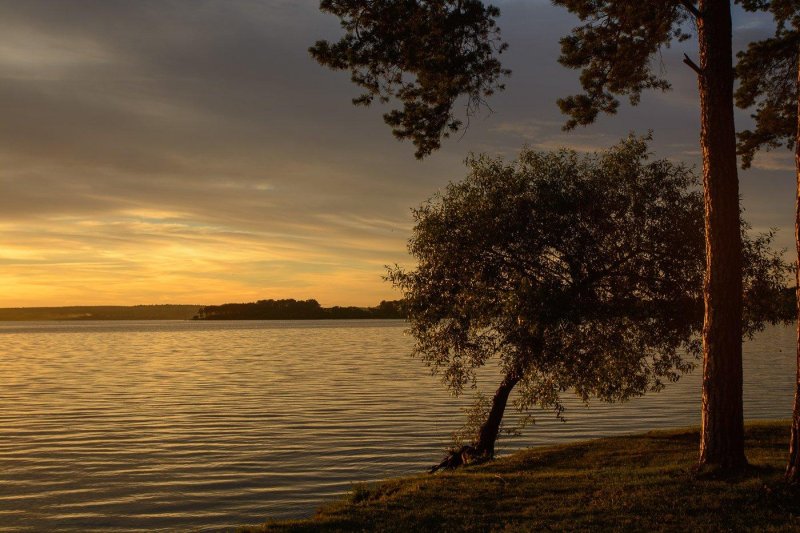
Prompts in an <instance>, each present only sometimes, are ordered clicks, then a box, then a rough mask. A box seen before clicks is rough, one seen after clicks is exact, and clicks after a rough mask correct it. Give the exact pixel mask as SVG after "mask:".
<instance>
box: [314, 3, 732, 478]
mask: <svg viewBox="0 0 800 533" xmlns="http://www.w3.org/2000/svg"><path fill="white" fill-rule="evenodd" d="M553 2H554V3H555V4H557V5H561V6H564V7H566V8H567V9H568V10H569V11H570V12H572V13H574V14H576V15H577V16H578V17H579V18H580V20H581V21H582V25H581V26H579V27H577V28H575V29H574V30H573V31H572V32H571V33H570V35H569V36H567V37H565V38H564V39H562V41H561V44H562V54H561V58H560V61H561V63H562V64H564V65H566V66H568V67H570V68H575V69H580V70H581V76H580V81H581V85H582V87H583V90H584V92H583V93H582V94H579V95H575V96H570V97H567V98H564V99H562V100H560V101H559V106H560V107H561V109H562V111H564V112H565V113H566V114H568V115H569V116H570V119H569V121H568V122H567V124H566V127H567V128H568V129H569V128H573V127H575V126H577V125H586V124H590V123H592V122H594V120H595V119H596V118H597V116H598V114H599V113H601V112H603V113H614V112H616V110H617V107H618V105H619V103H618V100H617V97H619V96H627V97H628V98H629V99H630V101H631V103H632V104H636V103H638V101H639V98H640V96H641V93H642V91H643V90H646V89H660V90H664V89H667V88H669V83H668V82H667V80H665V79H663V77H662V76H661V75H660V74H659V73H658V72H656V71H655V70H654V64H657V63H658V57H657V54H658V53H659V52H660V50H661V49H662V48H664V47H666V46H669V44H670V43H671V42H672V41H674V40H677V41H683V40H686V39H688V38H689V37H690V36H689V34H688V33H687V32H686V29H687V27H688V26H691V24H692V23H694V24H695V25H696V29H697V39H698V45H699V51H700V60H699V63H700V64H699V66H698V65H696V64H695V63H694V62H693V61H691V60H690V59H689V58H688V57H686V59H685V62H686V63H687V65H689V66H690V67H691V68H693V69H694V70H695V71H696V72H697V75H698V86H699V92H700V111H701V113H700V119H701V135H700V143H701V146H702V154H703V184H704V186H705V196H704V198H705V225H706V246H705V252H706V256H707V257H706V258H707V272H706V275H705V278H704V280H705V281H704V298H705V315H704V320H705V327H704V329H703V341H704V365H703V401H702V409H703V411H702V413H703V418H702V435H701V445H700V464H701V465H705V464H709V465H717V466H718V467H720V468H722V469H730V470H734V469H737V468H739V467H741V466H743V465H745V464H746V462H747V461H746V459H745V455H744V415H743V408H742V346H741V334H742V243H741V238H740V232H739V181H738V176H737V165H736V132H735V128H734V122H733V58H732V55H733V53H732V44H731V41H732V34H731V31H732V30H731V2H730V0H698V1H697V2H695V1H694V0H658V1H641V0H553ZM320 8H321V9H322V10H323V11H327V12H330V13H333V14H334V15H336V16H338V17H339V18H340V20H341V23H342V27H343V29H344V30H345V35H344V37H342V38H341V40H339V41H338V42H335V43H329V42H327V41H319V42H317V43H316V45H315V46H313V47H312V48H311V53H312V55H313V56H314V57H315V58H316V59H317V60H318V61H319V62H320V63H321V64H323V65H326V66H328V67H330V68H333V69H341V70H349V71H350V72H351V74H352V80H353V81H354V82H355V83H356V84H358V85H359V86H361V87H362V88H364V89H365V92H364V94H363V95H362V96H360V97H359V98H356V99H355V100H354V102H355V103H356V104H369V103H371V102H372V101H373V100H374V99H375V98H376V97H377V98H378V99H379V100H381V101H383V102H388V101H390V100H391V99H393V98H394V99H397V100H399V101H400V102H401V103H402V108H401V109H395V110H392V111H390V112H389V113H387V114H386V115H385V116H384V118H385V120H386V122H387V123H388V124H389V125H390V126H392V128H393V130H394V133H395V135H396V136H398V137H399V138H410V139H412V140H413V142H414V144H415V145H416V147H417V157H422V156H424V155H426V154H428V153H430V152H431V151H432V150H434V149H436V148H438V147H439V144H440V141H441V138H442V137H446V136H447V135H448V134H449V133H450V132H452V131H456V130H458V129H459V128H460V127H462V125H463V124H462V123H461V122H460V121H459V120H458V119H456V118H454V115H453V111H452V109H453V106H454V104H455V103H456V102H457V101H458V99H459V98H464V99H465V100H466V102H467V115H468V116H469V114H470V113H471V112H472V111H474V109H475V108H476V107H477V106H479V105H480V103H481V102H483V99H484V98H486V97H488V96H490V95H491V94H492V92H493V91H495V90H497V89H502V88H503V87H502V83H500V80H501V79H502V77H503V76H504V75H505V74H507V71H505V70H504V69H503V68H502V65H501V64H500V62H499V60H498V55H499V53H501V52H502V51H503V50H504V49H505V44H504V43H503V42H502V41H501V40H500V37H499V32H498V29H497V26H496V22H495V19H496V18H497V17H498V15H499V11H498V10H497V8H495V7H492V6H487V5H484V4H483V2H481V1H479V0H424V1H423V0H382V1H372V0H323V1H322V2H321V3H320Z"/></svg>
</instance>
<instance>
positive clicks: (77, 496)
mask: <svg viewBox="0 0 800 533" xmlns="http://www.w3.org/2000/svg"><path fill="white" fill-rule="evenodd" d="M403 330H404V324H403V322H401V321H341V322H333V321H331V322H201V323H197V322H102V323H99V322H75V323H0V343H2V344H0V345H2V346H3V347H4V353H3V356H2V358H0V383H2V384H3V387H2V388H0V529H2V530H5V529H19V530H24V529H26V528H27V529H29V530H34V531H41V530H47V529H54V528H56V527H58V528H60V529H69V528H71V529H74V530H81V531H86V530H90V529H96V530H107V529H112V528H113V529H116V528H119V529H129V530H135V529H153V528H165V529H187V528H210V529H215V528H216V529H218V528H223V527H235V526H236V525H241V524H244V523H258V522H261V521H263V520H264V519H266V518H267V517H275V518H277V517H294V516H302V515H305V514H310V513H311V512H313V510H314V509H315V508H316V507H317V506H318V505H319V504H320V503H321V502H323V501H324V500H325V499H326V498H329V497H331V496H332V495H334V494H337V493H340V492H342V491H345V490H347V489H349V487H350V485H351V483H353V482H355V481H364V480H373V479H379V478H383V477H390V476H396V475H401V474H408V473H413V472H419V471H421V470H422V469H424V468H425V467H427V466H429V465H430V464H432V463H434V462H436V461H437V460H438V459H439V457H440V454H441V451H442V449H443V448H444V447H445V446H446V445H447V444H448V440H449V434H450V432H452V431H453V430H454V429H456V428H457V427H458V426H459V425H460V423H461V419H460V415H461V414H460V410H459V408H460V406H462V405H463V403H464V402H462V401H459V400H456V399H453V398H452V397H450V396H449V394H448V393H447V392H446V391H445V390H444V389H443V388H442V387H441V386H440V385H439V383H438V381H437V379H436V378H434V377H431V376H430V375H429V373H428V371H427V370H426V369H425V368H424V367H423V366H422V365H421V363H420V362H419V361H415V360H412V359H410V358H409V357H408V355H407V354H408V353H409V351H410V347H411V340H410V339H409V338H408V337H406V336H404V334H403ZM793 343H794V334H793V331H792V330H791V328H771V329H769V330H768V331H766V332H764V333H763V334H761V335H760V336H759V337H758V338H757V339H755V341H753V342H750V343H748V344H746V346H745V380H746V383H745V393H746V398H745V413H746V416H747V417H748V418H783V417H787V416H788V415H789V414H790V411H791V399H792V394H793V390H792V387H793V383H794V381H793V378H794V368H793V365H794V347H793ZM490 374H491V373H490ZM489 377H491V376H489ZM492 385H493V383H491V381H489V382H487V386H488V387H489V388H490V387H491V386H492ZM699 387H700V385H699V375H697V374H695V375H690V376H687V377H686V378H684V379H683V380H682V381H681V382H679V383H677V384H674V385H670V386H668V388H667V390H665V391H664V392H662V393H660V394H657V395H652V396H649V397H645V398H640V399H637V400H635V401H632V402H630V403H628V404H623V405H615V406H607V405H601V404H594V405H593V406H592V407H591V408H590V409H588V410H587V409H585V408H583V407H582V406H580V405H579V404H578V403H577V402H571V403H570V405H569V410H568V411H567V416H568V418H569V421H568V422H567V423H560V422H557V421H555V420H553V419H552V418H551V416H550V415H548V414H547V413H543V414H542V415H540V416H539V417H538V420H537V424H536V425H535V426H533V427H530V428H528V429H526V430H525V432H524V435H523V436H522V437H520V438H516V439H513V440H508V441H506V442H505V443H502V444H501V446H500V448H499V451H500V453H504V452H507V451H509V450H512V449H514V448H517V447H521V446H528V445H536V444H547V443H553V442H561V441H565V440H574V439H584V438H590V437H593V436H598V435H611V434H619V433H629V432H635V431H643V430H648V429H654V428H659V427H674V426H682V425H689V424H696V423H698V421H699V412H698V409H699Z"/></svg>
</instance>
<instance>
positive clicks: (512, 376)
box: [474, 370, 522, 457]
mask: <svg viewBox="0 0 800 533" xmlns="http://www.w3.org/2000/svg"><path fill="white" fill-rule="evenodd" d="M521 377H522V376H521V372H518V371H516V370H512V371H510V372H509V373H507V374H506V376H505V377H504V378H503V381H502V382H501V383H500V386H499V387H498V388H497V391H495V393H494V398H492V409H491V410H490V411H489V416H488V417H486V421H485V422H484V423H483V425H482V426H481V428H480V430H479V431H478V440H477V441H476V442H475V446H474V448H475V454H476V455H478V456H483V457H494V443H495V442H496V441H497V435H498V434H499V432H500V423H501V422H502V421H503V413H505V410H506V405H507V404H508V397H509V395H510V394H511V391H512V390H513V389H514V387H515V386H516V385H517V383H519V380H520V378H521Z"/></svg>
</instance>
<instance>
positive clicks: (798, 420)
mask: <svg viewBox="0 0 800 533" xmlns="http://www.w3.org/2000/svg"><path fill="white" fill-rule="evenodd" d="M796 88H797V133H796V138H795V142H794V162H795V171H796V181H797V188H796V189H795V204H794V206H795V211H794V240H795V247H796V249H797V266H798V267H800V62H798V64H797V85H796ZM795 285H796V289H795V290H796V292H795V298H796V301H797V370H796V378H795V380H796V385H795V393H794V411H793V413H792V437H791V440H790V442H789V463H788V464H787V466H786V480H787V481H789V482H790V483H798V482H800V271H798V272H796V273H795Z"/></svg>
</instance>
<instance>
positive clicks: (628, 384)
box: [389, 137, 787, 413]
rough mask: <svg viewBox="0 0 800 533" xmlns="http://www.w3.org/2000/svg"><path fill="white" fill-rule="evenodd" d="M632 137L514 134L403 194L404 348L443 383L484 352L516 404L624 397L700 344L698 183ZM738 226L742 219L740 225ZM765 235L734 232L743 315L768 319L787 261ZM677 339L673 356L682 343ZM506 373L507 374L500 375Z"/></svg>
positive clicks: (455, 386) (469, 375) (468, 378)
mask: <svg viewBox="0 0 800 533" xmlns="http://www.w3.org/2000/svg"><path fill="white" fill-rule="evenodd" d="M646 141H647V140H646V139H642V138H636V137H630V138H628V139H626V140H624V141H622V142H621V143H620V144H618V145H616V146H614V147H613V148H611V149H609V150H608V151H606V152H602V153H598V154H592V155H583V156H581V155H579V154H577V153H576V152H574V151H571V150H566V149H562V150H558V151H554V152H537V151H533V150H523V151H522V153H521V154H520V155H519V158H518V159H517V160H516V161H514V162H512V163H506V162H504V161H502V160H500V159H494V158H490V157H486V156H478V157H473V158H471V159H470V160H469V175H468V176H467V178H466V179H465V180H464V181H461V182H457V183H452V184H450V185H449V186H448V187H447V189H446V190H445V191H444V192H443V193H441V194H439V195H437V196H435V197H433V198H432V199H431V200H430V201H428V202H427V203H425V204H423V205H422V206H421V207H420V208H418V209H417V210H415V212H414V218H415V221H416V225H415V227H414V231H413V236H412V238H411V240H410V243H409V251H410V252H411V254H412V255H413V256H414V257H415V258H416V260H417V261H418V266H417V267H416V268H415V269H412V270H404V269H402V268H395V269H392V270H391V271H390V274H389V278H390V279H391V281H392V282H393V283H394V284H395V286H396V287H399V288H400V289H401V290H402V291H403V294H404V296H405V301H406V305H407V309H408V314H409V319H410V321H411V333H412V334H413V337H414V339H415V341H416V343H415V347H414V353H415V354H416V355H417V356H419V357H420V358H421V359H422V360H423V361H424V362H425V363H426V364H427V365H429V366H431V367H432V369H433V370H434V371H435V372H437V373H439V374H441V376H442V379H443V381H444V382H445V383H446V384H447V385H448V386H449V387H450V388H451V389H452V390H453V391H455V392H457V393H458V392H461V391H462V390H463V389H464V388H465V387H468V386H470V385H471V384H474V382H475V376H476V374H475V373H476V371H477V369H479V368H481V367H483V366H484V365H486V364H487V363H489V362H490V361H492V360H497V361H498V362H499V364H500V366H501V368H502V370H503V372H504V374H505V375H506V376H509V375H512V376H513V375H515V374H516V375H517V376H518V381H519V387H518V388H519V389H520V394H519V407H521V408H522V409H523V410H528V409H531V408H533V407H541V408H546V409H554V410H555V411H556V412H557V413H561V410H562V409H563V403H562V399H561V398H562V394H563V393H564V392H566V391H569V390H573V391H575V392H576V393H577V395H578V396H579V397H580V398H581V399H582V400H584V401H588V400H589V399H590V398H593V397H594V398H598V399H600V400H604V401H616V400H625V399H627V398H630V397H632V396H637V395H641V394H644V393H645V392H647V391H653V390H659V389H660V388H662V387H663V385H664V384H665V383H666V382H668V381H673V380H676V379H678V377H679V376H680V375H681V374H682V373H683V372H686V371H688V370H689V369H691V368H692V366H693V364H694V357H693V356H696V355H699V354H700V352H701V345H700V339H699V334H700V332H701V329H702V325H703V291H702V287H703V274H704V271H705V264H704V260H703V249H704V246H705V241H704V230H703V198H702V194H701V193H700V192H699V190H698V187H697V185H698V184H697V180H696V178H695V176H694V174H693V173H692V172H691V171H690V169H689V168H687V167H686V166H684V165H679V164H673V163H671V162H669V161H667V160H655V161H650V160H649V157H650V155H649V153H648V148H647V142H646ZM744 231H745V228H743V232H744ZM770 240H771V235H769V234H768V235H762V236H759V237H757V238H754V239H749V238H745V243H746V245H745V254H744V255H745V265H746V268H745V274H746V275H745V287H746V293H747V294H746V298H745V299H746V301H748V302H750V304H749V306H748V313H747V318H748V320H747V321H746V325H747V331H748V332H749V333H752V332H753V331H755V330H757V329H759V328H760V327H762V326H763V324H764V321H765V320H768V321H777V320H779V319H780V318H781V316H779V315H780V313H779V310H778V309H777V308H775V307H774V306H773V305H772V304H771V303H770V302H775V301H777V300H778V298H779V295H780V294H781V291H782V289H783V286H784V284H785V277H786V274H787V267H786V265H785V264H784V263H783V262H782V260H781V259H780V257H779V255H778V254H776V253H774V252H773V251H771V250H770V247H769V243H770ZM687 354H689V357H687ZM512 386H513V385H512Z"/></svg>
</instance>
